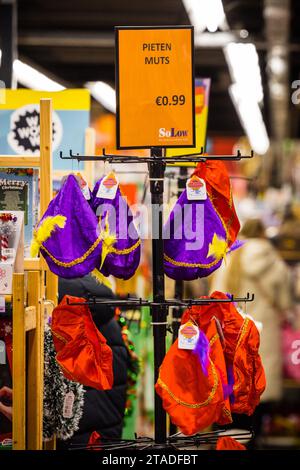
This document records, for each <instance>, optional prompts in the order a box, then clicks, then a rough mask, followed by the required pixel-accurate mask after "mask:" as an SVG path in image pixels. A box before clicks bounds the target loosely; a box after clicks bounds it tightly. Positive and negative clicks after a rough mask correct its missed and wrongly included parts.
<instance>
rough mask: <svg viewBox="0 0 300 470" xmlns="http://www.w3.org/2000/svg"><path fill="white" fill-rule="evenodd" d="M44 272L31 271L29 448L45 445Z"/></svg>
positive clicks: (29, 292)
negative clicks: (33, 313) (33, 314)
mask: <svg viewBox="0 0 300 470" xmlns="http://www.w3.org/2000/svg"><path fill="white" fill-rule="evenodd" d="M42 281H43V279H42V273H41V272H39V271H29V273H28V305H30V306H33V307H35V309H36V327H35V329H34V330H32V331H29V332H28V333H27V334H28V352H27V356H28V362H27V449H28V450H41V449H42V447H43V391H44V386H43V376H44V371H43V368H44V355H43V349H44V315H43V313H44V312H43V311H42V308H41V284H42Z"/></svg>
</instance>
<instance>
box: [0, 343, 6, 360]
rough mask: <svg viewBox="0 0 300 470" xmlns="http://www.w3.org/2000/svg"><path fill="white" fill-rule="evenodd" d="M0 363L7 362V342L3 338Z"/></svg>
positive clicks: (0, 345) (0, 344) (0, 348)
mask: <svg viewBox="0 0 300 470" xmlns="http://www.w3.org/2000/svg"><path fill="white" fill-rule="evenodd" d="M0 364H6V351H5V343H4V341H3V340H0Z"/></svg>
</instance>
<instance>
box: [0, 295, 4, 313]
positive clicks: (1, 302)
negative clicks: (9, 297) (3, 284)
mask: <svg viewBox="0 0 300 470" xmlns="http://www.w3.org/2000/svg"><path fill="white" fill-rule="evenodd" d="M0 313H5V297H3V296H2V295H1V296H0Z"/></svg>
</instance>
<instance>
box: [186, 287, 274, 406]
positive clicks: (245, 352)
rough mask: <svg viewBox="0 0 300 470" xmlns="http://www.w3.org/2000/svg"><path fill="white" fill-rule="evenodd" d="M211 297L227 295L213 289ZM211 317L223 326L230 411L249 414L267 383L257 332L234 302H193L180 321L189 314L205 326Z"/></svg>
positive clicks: (200, 324) (217, 297) (201, 326)
mask: <svg viewBox="0 0 300 470" xmlns="http://www.w3.org/2000/svg"><path fill="white" fill-rule="evenodd" d="M211 297H212V298H215V299H226V298H228V297H227V296H226V294H223V293H222V292H213V293H212V294H211ZM204 298H205V297H204ZM213 317H216V318H217V319H218V320H219V322H220V324H221V326H222V331H223V335H224V346H225V347H224V356H225V360H226V366H227V371H232V374H233V395H232V396H231V412H233V413H244V414H247V415H251V414H252V413H253V412H254V410H255V408H256V406H257V405H258V403H259V399H260V396H261V394H262V393H263V391H264V389H265V386H266V379H265V373H264V369H263V366H262V362H261V358H260V356H259V332H258V330H257V328H256V326H255V324H254V322H253V321H252V320H251V319H250V318H249V317H246V318H245V319H244V318H243V317H242V315H240V313H239V312H238V311H237V309H236V307H235V305H234V303H233V302H228V303H220V304H209V305H202V306H193V307H191V308H189V309H187V310H186V311H185V312H184V314H183V316H182V323H185V322H186V321H187V320H188V319H190V318H192V319H193V320H194V321H195V322H196V323H197V324H198V326H199V328H201V329H204V330H205V328H206V327H207V324H208V323H209V322H210V321H211V319H212V318H213Z"/></svg>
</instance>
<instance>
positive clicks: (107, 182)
mask: <svg viewBox="0 0 300 470" xmlns="http://www.w3.org/2000/svg"><path fill="white" fill-rule="evenodd" d="M118 186H119V182H118V180H117V177H116V175H115V174H114V173H110V174H109V175H107V176H105V178H103V180H102V181H101V183H100V186H99V189H98V192H97V195H96V197H101V198H103V199H114V198H115V197H116V194H117V189H118Z"/></svg>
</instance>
